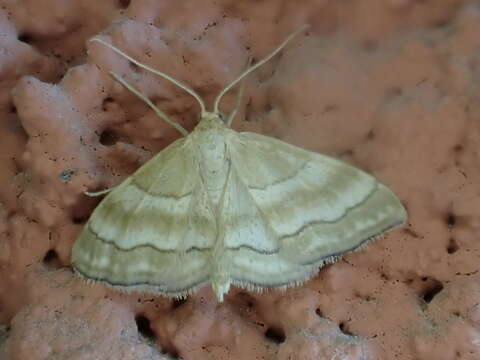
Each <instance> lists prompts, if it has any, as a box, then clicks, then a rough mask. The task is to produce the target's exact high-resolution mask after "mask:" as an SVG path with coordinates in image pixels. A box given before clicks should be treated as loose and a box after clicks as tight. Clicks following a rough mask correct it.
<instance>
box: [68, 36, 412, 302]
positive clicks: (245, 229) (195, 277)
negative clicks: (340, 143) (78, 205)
mask: <svg viewBox="0 0 480 360" xmlns="http://www.w3.org/2000/svg"><path fill="white" fill-rule="evenodd" d="M303 30H304V28H302V29H300V30H299V31H297V32H295V33H293V34H291V35H290V36H289V37H288V38H287V39H286V40H285V41H284V42H283V43H282V44H281V45H280V46H278V48H277V49H275V51H273V52H272V53H271V54H270V55H269V56H267V57H266V58H264V59H263V60H261V61H259V62H258V63H256V64H255V65H253V66H251V67H249V68H248V69H247V70H246V71H245V72H244V73H242V74H241V75H240V76H239V77H238V78H236V79H235V80H234V81H232V82H231V83H230V84H229V85H228V86H226V87H225V88H224V89H223V90H222V91H221V92H220V93H219V94H218V96H217V97H216V99H215V102H214V106H213V111H211V112H210V111H207V110H206V108H205V105H204V102H203V100H202V99H201V98H200V96H199V95H198V94H197V93H196V92H195V91H193V90H192V89H190V88H189V87H188V86H186V85H184V84H182V83H180V82H179V81H177V80H175V79H173V78H172V77H170V76H168V75H166V74H164V73H162V72H160V71H157V70H154V69H152V68H150V67H148V66H147V65H144V64H142V63H140V62H139V61H137V60H135V59H133V58H131V57H130V56H128V55H127V54H125V53H124V52H122V51H121V50H119V49H117V48H115V47H114V46H112V45H110V44H109V43H107V42H105V41H103V40H101V39H98V38H94V39H92V40H93V41H97V42H100V43H102V44H103V45H105V46H107V47H109V48H110V49H112V50H113V51H115V52H116V53H118V54H120V55H121V56H123V57H125V58H127V59H128V60H129V61H131V62H132V63H134V64H136V65H137V66H139V67H141V68H143V69H146V70H148V71H150V72H152V73H154V74H156V75H159V76H161V77H163V78H165V79H167V80H169V81H171V82H172V83H174V84H176V85H177V86H179V87H180V88H182V89H184V90H185V91H186V92H188V93H189V94H191V95H192V96H193V97H194V98H195V99H196V100H197V101H198V103H199V105H200V121H199V123H198V125H197V126H196V127H195V129H194V130H193V131H192V132H191V133H190V134H189V133H188V132H187V131H186V130H185V129H184V128H183V127H182V126H181V125H180V124H178V123H176V122H174V121H173V120H171V119H170V118H169V117H168V116H167V115H166V114H165V113H164V112H162V111H161V110H160V109H158V108H157V107H156V106H155V105H154V104H153V103H152V102H151V101H150V100H149V99H148V98H147V97H146V96H144V95H143V94H142V93H141V92H140V91H138V90H137V89H135V88H134V87H133V86H131V85H130V84H128V83H126V82H125V80H123V79H122V78H121V77H120V76H119V75H117V74H115V73H112V75H113V76H114V77H115V78H116V79H117V80H118V81H119V82H121V83H122V84H123V85H124V86H125V87H126V88H128V89H129V90H130V91H132V92H133V93H134V94H135V95H137V96H138V97H139V98H140V99H142V100H143V101H145V102H146V103H147V104H148V105H149V106H150V107H151V108H152V109H153V110H154V111H155V113H156V114H158V116H160V117H161V118H162V119H164V120H165V121H166V122H167V123H169V124H171V125H172V126H174V127H175V128H176V129H177V130H178V131H179V132H180V133H181V134H182V135H183V137H182V138H180V139H179V140H177V141H175V142H173V143H172V144H171V145H169V146H168V147H167V148H165V149H164V150H162V151H161V152H160V153H159V154H157V155H156V156H155V157H154V158H152V159H151V160H150V161H148V162H147V163H146V164H145V165H143V166H142V167H141V168H140V169H138V170H137V171H136V172H135V173H134V174H132V175H131V176H130V177H128V178H127V179H125V180H124V181H123V182H122V183H121V184H120V185H118V186H116V187H115V188H113V189H108V190H106V191H102V192H100V193H95V194H91V195H99V194H103V193H108V195H107V196H106V197H105V199H103V201H102V202H101V203H100V204H99V205H98V206H97V208H96V209H95V210H94V212H93V214H92V215H91V217H90V219H89V221H88V222H87V224H86V225H85V227H84V229H83V231H82V232H81V234H80V236H79V237H78V239H77V240H76V242H75V245H74V247H73V250H72V262H73V267H74V269H75V271H76V272H77V273H78V274H80V275H81V276H83V277H85V278H87V279H90V280H94V281H100V282H103V283H106V284H108V285H110V286H113V287H115V288H119V289H124V290H137V291H146V292H151V293H156V294H163V295H168V296H175V297H182V296H185V295H186V294H189V293H192V292H193V291H194V290H195V289H197V288H198V287H200V286H202V285H205V284H208V283H211V285H212V287H213V290H214V292H215V294H216V296H217V298H218V300H219V301H223V296H224V294H225V293H227V292H228V290H229V288H230V285H231V284H234V285H236V286H239V287H242V288H247V289H251V290H260V289H263V288H270V287H287V286H291V285H298V284H301V283H302V282H303V281H305V280H306V279H308V278H309V277H311V276H312V275H314V274H315V273H316V272H317V271H318V269H319V268H320V267H321V266H323V265H324V264H326V263H330V262H332V261H334V260H336V259H337V258H338V257H339V256H341V255H342V254H343V253H345V252H348V251H352V250H354V249H357V248H359V247H360V246H362V245H363V244H365V243H366V242H368V241H369V240H371V239H374V238H376V237H378V236H380V235H381V234H383V233H384V232H385V231H387V230H390V229H392V228H394V227H396V226H398V225H401V224H403V223H404V222H405V220H406V211H405V209H404V207H403V206H402V204H401V202H400V201H399V200H398V198H397V197H396V196H395V195H394V194H393V193H392V192H391V191H390V190H389V189H388V188H387V187H385V186H384V185H382V184H380V183H379V182H378V181H376V180H375V179H374V178H373V177H372V176H370V175H368V174H366V173H364V172H363V171H361V170H359V169H356V168H354V167H352V166H350V165H348V164H346V163H344V162H341V161H339V160H336V159H333V158H331V157H327V156H324V155H320V154H317V153H313V152H309V151H306V150H303V149H301V148H298V147H295V146H292V145H289V144H287V143H284V142H282V141H279V140H276V139H274V138H271V137H268V136H263V135H259V134H255V133H249V132H240V133H239V132H236V131H234V130H232V129H231V128H230V125H231V122H232V120H233V118H234V116H235V113H236V110H237V108H235V110H234V111H232V113H231V114H230V115H229V116H228V117H226V118H225V117H224V116H223V115H222V114H221V113H220V111H219V103H220V100H221V98H222V96H223V95H224V94H225V93H226V92H227V91H229V90H230V89H231V88H232V87H233V86H234V85H236V84H237V83H238V82H240V80H242V79H243V78H245V76H247V75H248V74H249V73H251V72H252V71H254V70H255V69H256V68H258V67H259V66H261V65H262V64H264V63H265V62H267V61H268V60H270V59H271V58H272V57H273V56H275V55H276V54H277V53H278V52H279V51H280V50H281V49H282V48H283V47H284V46H285V45H286V44H287V42H289V41H290V40H291V39H292V38H293V37H294V36H295V35H297V34H298V33H299V32H301V31H303ZM240 92H241V91H240ZM237 107H238V106H237Z"/></svg>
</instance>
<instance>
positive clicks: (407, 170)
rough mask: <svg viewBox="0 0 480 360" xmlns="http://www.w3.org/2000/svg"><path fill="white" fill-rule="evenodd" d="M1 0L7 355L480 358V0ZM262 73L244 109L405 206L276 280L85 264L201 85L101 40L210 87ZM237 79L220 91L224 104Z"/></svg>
mask: <svg viewBox="0 0 480 360" xmlns="http://www.w3.org/2000/svg"><path fill="white" fill-rule="evenodd" d="M199 4H200V3H199V2H198V1H183V2H179V1H157V0H132V1H128V0H115V1H114V0H105V1H103V0H102V1H98V0H96V1H93V0H78V1H74V2H72V1H67V0H45V1H36V0H28V1H14V0H0V86H1V91H0V114H1V115H0V133H1V134H2V137H1V139H2V141H1V142H0V159H1V161H0V184H1V186H0V359H2V360H4V359H5V360H23V359H29V360H47V359H49V360H53V359H55V360H57V359H102V360H103V359H168V358H170V359H172V358H178V359H186V360H187V359H188V360H207V359H211V360H213V359H216V360H220V359H248V360H250V359H281V360H287V359H290V360H295V359H299V360H304V359H305V360H307V359H308V360H309V359H328V360H334V359H335V360H339V359H344V360H347V359H348V360H360V359H363V360H367V359H368V360H370V359H387V360H389V359H401V360H410V359H411V360H413V359H415V360H426V359H439V360H453V359H480V274H479V273H478V269H479V264H480V262H479V260H480V259H479V256H480V241H479V235H478V233H479V230H480V218H479V214H478V212H479V210H480V185H479V184H480V170H479V169H480V167H479V160H480V159H479V151H478V148H479V146H480V36H479V34H480V2H478V1H459V0H458V1H457V0H445V1H433V0H430V1H413V0H386V1H385V0H383V1H380V0H371V1H364V0H353V1H322V0H320V1H313V0H310V1H309V0H306V1H302V2H300V1H298V2H297V1H278V0H277V1H274V0H265V1H261V2H260V1H234V0H221V1H203V2H201V5H199ZM304 23H310V24H311V25H312V27H311V29H310V31H309V32H308V34H307V35H305V34H304V35H302V36H299V37H298V38H297V39H296V40H295V41H294V42H293V43H292V44H291V45H289V46H288V48H287V49H286V50H285V51H284V52H283V53H282V56H279V57H277V58H276V59H275V60H273V61H272V62H270V63H269V64H267V65H265V67H264V68H262V69H260V70H259V71H257V72H256V73H255V74H252V75H251V76H250V77H249V79H248V81H247V90H246V97H245V102H244V104H243V106H242V111H241V113H240V114H239V116H238V117H237V119H236V121H235V123H234V127H235V128H236V129H238V130H249V131H256V132H259V133H263V134H268V135H270V136H275V137H278V138H280V139H283V140H285V141H288V142H290V143H293V144H296V145H299V146H302V147H305V148H307V149H310V150H313V151H319V152H323V153H327V154H330V155H333V156H337V157H339V158H342V159H344V160H346V161H348V162H350V163H352V164H355V165H356V166H359V167H360V168H363V169H365V170H367V171H369V172H371V173H372V174H374V175H375V176H377V177H378V178H379V179H380V180H381V181H383V182H384V183H386V184H388V185H389V186H390V187H391V188H392V189H393V190H394V191H395V192H396V193H397V194H398V195H399V197H400V198H401V199H402V201H404V203H405V204H406V206H407V208H408V211H409V225H408V226H407V227H406V228H405V229H403V230H398V231H395V232H393V233H391V234H389V235H388V236H387V237H385V238H384V239H382V240H379V241H377V242H375V243H374V244H372V245H370V246H369V247H368V248H367V249H366V250H364V251H361V252H356V253H353V254H350V255H347V256H346V257H345V258H344V259H343V260H341V261H340V262H338V263H336V264H334V265H330V266H327V267H326V268H324V269H323V270H322V271H321V272H320V273H319V275H318V276H317V277H315V278H314V279H312V280H311V281H309V282H307V283H306V284H305V285H304V286H302V287H298V288H292V289H289V290H288V291H286V292H277V291H270V292H267V293H264V294H256V293H248V292H244V291H239V290H236V289H233V290H232V291H231V292H230V293H229V294H228V295H227V297H226V299H225V302H224V303H223V304H218V303H217V302H216V300H215V298H214V296H213V294H212V292H211V290H210V289H203V290H201V291H199V292H198V293H197V294H196V295H194V296H190V297H189V298H188V299H187V300H186V301H173V300H171V299H166V298H162V297H153V296H150V295H142V294H119V293H116V292H113V291H111V290H109V289H106V288H104V287H102V286H100V285H89V284H86V283H84V282H83V281H81V280H79V279H77V278H76V277H74V276H73V274H72V271H71V268H70V266H69V265H70V260H69V259H70V250H71V247H72V243H73V242H74V240H75V237H76V235H77V234H78V233H79V231H80V229H81V227H82V226H83V224H84V222H85V221H86V219H87V218H88V216H89V214H90V213H91V211H92V209H93V208H94V207H95V205H96V204H97V202H98V199H90V198H87V197H86V196H84V195H83V194H82V192H83V191H85V190H86V189H89V190H98V189H103V188H105V187H109V186H112V185H114V184H116V183H118V182H119V181H121V179H123V178H125V177H126V176H128V174H131V173H132V172H133V171H134V170H135V169H136V168H138V167H139V166H140V165H141V164H143V163H144V162H145V161H146V160H148V159H149V158H150V157H151V156H153V155H154V154H155V153H156V152H158V151H160V150H161V149H162V148H163V147H165V146H166V145H167V144H169V143H170V142H171V141H173V140H174V139H175V138H177V137H178V136H179V134H178V133H176V131H175V130H174V129H172V128H171V127H169V126H168V125H166V124H165V123H163V122H162V121H161V120H160V119H158V118H156V117H155V116H154V115H153V114H152V112H151V111H150V110H149V109H148V108H147V107H146V106H145V105H144V104H143V103H141V102H140V101H139V100H138V99H136V98H135V97H134V96H133V95H132V94H130V93H128V92H127V91H126V90H125V89H123V88H122V87H121V86H120V85H119V84H117V83H115V82H114V81H113V80H112V79H111V78H110V77H109V76H108V71H109V70H115V71H117V72H119V73H120V74H122V75H125V76H126V78H127V79H129V80H130V81H131V82H133V83H134V84H136V85H137V86H139V87H140V88H141V89H142V90H143V91H144V92H146V93H147V94H148V95H149V96H150V97H151V98H152V99H153V100H154V101H155V102H156V103H157V105H159V106H160V107H161V108H162V109H163V110H164V111H166V112H167V113H169V114H171V115H172V116H174V117H175V118H176V119H178V121H179V122H180V123H181V124H182V125H184V126H185V127H187V128H189V129H191V128H192V127H193V126H194V124H195V121H196V119H197V116H198V108H197V106H196V105H195V103H194V101H193V100H192V99H191V98H190V97H189V96H188V95H186V94H185V93H183V92H182V91H181V90H178V89H176V88H175V87H173V86H171V85H170V84H168V83H166V82H165V81H163V80H161V79H159V78H157V77H155V76H152V75H151V74H147V73H145V72H143V71H139V69H137V68H136V67H134V66H131V65H130V64H129V63H128V62H126V61H125V60H123V59H121V58H120V57H119V56H117V55H115V54H113V53H112V52H111V51H109V50H108V49H106V48H103V47H101V46H100V45H99V44H95V43H88V42H87V40H88V39H89V38H90V37H92V36H94V35H96V34H102V36H104V38H105V39H107V40H108V41H112V42H113V43H115V44H116V45H117V46H119V47H120V48H122V49H124V50H125V51H127V52H128V53H129V54H132V55H134V56H135V57H137V58H138V59H140V60H142V61H144V62H146V63H148V64H149V65H151V66H153V67H155V68H158V69H160V70H162V71H164V72H167V73H169V74H171V75H174V76H175V77H176V78H177V79H179V80H181V81H183V82H185V83H188V84H190V85H191V86H192V87H194V88H195V89H196V90H198V91H199V92H200V93H201V94H202V95H203V96H204V97H205V99H206V100H207V102H208V103H211V100H212V98H213V96H214V95H215V94H216V93H217V92H218V91H219V89H221V88H222V87H223V86H224V85H225V84H226V83H227V82H228V81H229V80H231V79H233V78H234V77H235V76H236V75H237V74H239V73H240V71H241V70H242V69H243V68H244V66H245V63H246V61H247V58H248V57H249V56H254V57H255V58H257V59H258V58H260V57H261V56H262V55H264V54H266V53H267V52H269V51H270V50H271V49H273V48H274V47H275V46H276V44H278V43H279V41H281V40H282V39H283V38H284V36H285V35H286V34H288V33H289V32H291V31H292V30H294V29H296V28H298V27H299V26H300V25H302V24H304ZM233 99H234V92H232V94H230V95H229V96H227V97H226V99H225V101H224V102H223V104H222V107H223V108H224V109H226V110H227V109H230V108H231V107H232V104H233Z"/></svg>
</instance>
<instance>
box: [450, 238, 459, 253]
mask: <svg viewBox="0 0 480 360" xmlns="http://www.w3.org/2000/svg"><path fill="white" fill-rule="evenodd" d="M459 249H460V248H459V246H458V244H457V242H456V241H455V239H454V238H450V240H449V241H448V245H447V253H449V254H454V253H456V252H457V251H458V250H459Z"/></svg>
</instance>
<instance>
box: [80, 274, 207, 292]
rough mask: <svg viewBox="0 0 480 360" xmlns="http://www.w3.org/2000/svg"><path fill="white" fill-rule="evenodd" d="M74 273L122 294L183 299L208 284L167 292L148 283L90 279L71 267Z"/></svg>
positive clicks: (88, 282) (90, 283)
mask: <svg viewBox="0 0 480 360" xmlns="http://www.w3.org/2000/svg"><path fill="white" fill-rule="evenodd" d="M73 270H74V274H75V275H76V276H78V277H79V278H80V279H82V280H83V281H85V282H86V283H87V284H89V285H95V284H102V285H105V286H107V287H108V288H110V289H112V290H115V291H119V292H122V293H124V294H132V293H139V294H151V295H155V296H158V295H162V296H166V297H170V298H175V299H185V298H187V296H189V295H192V294H193V293H195V292H196V291H197V290H198V289H200V288H202V287H204V286H206V285H207V284H208V281H205V282H202V283H200V284H197V285H195V286H192V287H191V288H189V289H187V290H184V291H176V292H170V291H169V292H167V291H164V290H162V289H160V287H159V286H155V285H150V284H138V285H127V286H123V285H114V284H111V283H109V282H108V281H107V280H103V279H92V278H89V277H88V276H85V275H84V274H82V273H81V272H79V271H77V269H76V268H75V267H73Z"/></svg>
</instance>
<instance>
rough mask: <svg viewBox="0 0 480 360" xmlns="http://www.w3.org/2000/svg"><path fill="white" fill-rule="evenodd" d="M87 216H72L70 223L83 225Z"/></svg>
mask: <svg viewBox="0 0 480 360" xmlns="http://www.w3.org/2000/svg"><path fill="white" fill-rule="evenodd" d="M87 220H88V216H73V217H72V223H74V224H76V225H83V224H85V223H86V222H87Z"/></svg>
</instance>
